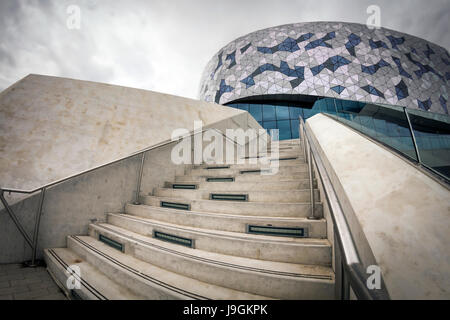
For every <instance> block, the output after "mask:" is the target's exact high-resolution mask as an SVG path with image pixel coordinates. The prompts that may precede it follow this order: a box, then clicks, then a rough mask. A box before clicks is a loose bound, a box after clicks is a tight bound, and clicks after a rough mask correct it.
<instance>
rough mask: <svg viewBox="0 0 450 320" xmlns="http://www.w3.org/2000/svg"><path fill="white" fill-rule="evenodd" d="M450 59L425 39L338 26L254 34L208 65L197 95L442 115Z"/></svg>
mask: <svg viewBox="0 0 450 320" xmlns="http://www.w3.org/2000/svg"><path fill="white" fill-rule="evenodd" d="M449 81H450V55H449V53H448V51H447V50H446V49H444V48H442V47H440V46H438V45H435V44H433V43H430V42H428V41H426V40H423V39H420V38H417V37H414V36H411V35H407V34H404V33H400V32H397V31H394V30H389V29H385V28H381V29H374V30H370V29H368V28H367V27H366V26H365V25H361V24H356V23H342V22H312V23H296V24H289V25H283V26H277V27H273V28H268V29H264V30H259V31H256V32H253V33H250V34H248V35H246V36H243V37H240V38H238V39H236V40H235V41H232V42H231V43H229V44H228V45H227V46H225V47H224V48H222V49H221V50H220V51H219V52H218V53H217V54H216V55H215V56H214V57H213V58H212V59H211V61H210V62H209V63H208V65H207V66H206V68H205V71H204V73H203V76H202V80H201V86H200V92H199V97H200V99H202V100H206V101H211V102H216V103H220V104H224V103H227V102H231V101H234V100H236V99H240V98H245V97H249V96H255V95H264V94H303V95H314V96H324V97H333V98H341V99H347V100H355V101H362V102H377V103H384V104H392V105H400V106H405V107H408V108H414V109H420V110H426V111H431V112H435V113H443V114H448V107H447V102H448V101H449V98H448V94H449V91H450V90H449Z"/></svg>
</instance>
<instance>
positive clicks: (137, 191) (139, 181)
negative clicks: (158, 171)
mask: <svg viewBox="0 0 450 320" xmlns="http://www.w3.org/2000/svg"><path fill="white" fill-rule="evenodd" d="M144 161H145V151H144V152H142V157H141V163H140V165H139V171H138V177H137V185H136V198H135V200H134V204H135V205H139V204H141V202H140V201H139V194H140V193H141V182H142V173H143V171H144Z"/></svg>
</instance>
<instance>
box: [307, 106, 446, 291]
mask: <svg viewBox="0 0 450 320" xmlns="http://www.w3.org/2000/svg"><path fill="white" fill-rule="evenodd" d="M306 126H307V128H308V130H310V131H311V132H312V134H313V137H314V139H315V140H316V142H317V143H318V144H319V145H320V150H319V152H320V154H321V155H322V159H323V160H324V162H325V163H326V167H327V170H328V172H329V173H330V176H331V177H330V178H331V179H332V182H333V186H334V188H335V190H336V192H337V193H338V196H339V199H340V201H341V205H342V206H343V207H344V210H345V213H346V218H347V221H348V223H349V226H350V228H351V229H352V230H356V231H357V230H360V231H362V232H361V233H359V234H358V233H356V234H355V239H356V241H357V242H358V243H359V244H360V245H361V247H362V248H363V250H362V254H363V258H367V259H370V256H373V257H374V258H375V259H376V263H377V264H378V265H379V266H380V267H381V270H382V273H383V277H384V281H385V282H386V286H387V289H388V291H389V294H390V296H391V298H393V299H449V298H450V249H449V247H448V243H449V241H450V232H449V231H450V191H449V189H448V188H447V187H445V186H444V185H442V184H440V183H438V182H437V181H435V180H434V179H432V178H430V177H429V176H428V175H426V174H424V173H423V172H421V171H420V170H418V169H417V168H415V167H414V166H413V165H411V164H410V163H408V162H406V161H405V160H404V159H402V158H401V157H400V156H399V155H396V154H395V153H392V152H390V151H388V150H387V149H385V148H383V147H381V146H380V145H378V144H376V143H374V142H372V141H370V140H368V139H366V138H365V137H364V136H362V135H360V134H358V133H357V132H355V131H353V130H352V129H349V128H347V127H345V126H344V125H342V124H341V123H339V122H337V121H335V120H333V119H331V118H329V117H327V116H324V115H322V114H318V115H316V116H314V117H312V118H310V119H308V121H307V124H306ZM364 242H366V243H367V244H368V245H369V246H370V248H371V252H368V251H367V250H364Z"/></svg>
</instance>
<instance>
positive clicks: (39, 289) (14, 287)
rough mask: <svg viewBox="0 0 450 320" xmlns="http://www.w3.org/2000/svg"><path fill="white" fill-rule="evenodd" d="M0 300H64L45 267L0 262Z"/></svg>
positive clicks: (64, 297)
mask: <svg viewBox="0 0 450 320" xmlns="http://www.w3.org/2000/svg"><path fill="white" fill-rule="evenodd" d="M0 300H66V296H65V295H64V294H63V292H62V291H61V290H60V289H59V287H58V286H57V285H56V284H55V282H54V281H53V279H52V278H51V277H50V274H49V273H48V272H47V270H46V268H45V267H37V268H24V267H23V266H22V265H21V264H0Z"/></svg>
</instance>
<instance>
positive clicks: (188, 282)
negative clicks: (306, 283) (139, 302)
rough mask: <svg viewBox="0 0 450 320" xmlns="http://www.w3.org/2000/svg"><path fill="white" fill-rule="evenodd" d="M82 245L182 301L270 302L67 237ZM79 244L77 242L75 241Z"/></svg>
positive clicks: (85, 238) (91, 240)
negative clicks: (157, 285)
mask: <svg viewBox="0 0 450 320" xmlns="http://www.w3.org/2000/svg"><path fill="white" fill-rule="evenodd" d="M70 238H73V239H75V240H76V239H77V238H78V239H79V240H81V242H84V243H86V244H87V245H85V248H86V249H87V250H90V251H91V252H93V253H95V254H98V253H97V252H96V251H95V250H97V251H98V252H101V254H102V255H106V256H108V257H109V258H111V259H113V260H114V261H116V262H117V265H116V267H117V268H124V266H125V267H126V268H127V270H128V271H130V272H133V273H134V274H136V275H138V276H140V277H141V278H142V281H147V282H153V283H155V282H158V283H163V285H164V286H166V287H167V286H169V287H170V288H171V289H172V290H176V291H178V292H181V295H182V296H184V298H188V299H189V298H190V299H252V300H253V299H270V298H268V297H264V296H259V295H253V294H250V293H246V292H242V291H237V290H233V289H229V288H225V287H221V286H217V285H214V284H210V283H205V282H202V281H199V280H196V279H193V278H189V277H186V276H183V275H180V274H177V273H174V272H171V271H169V270H166V269H162V268H160V267H157V266H154V265H152V264H150V263H147V262H145V261H142V260H139V259H137V258H135V257H133V256H131V255H127V254H125V253H122V252H120V251H118V250H116V249H114V248H111V247H109V246H108V245H106V244H104V243H102V242H100V241H99V240H97V239H95V238H93V237H90V236H70ZM79 242H80V241H79Z"/></svg>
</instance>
